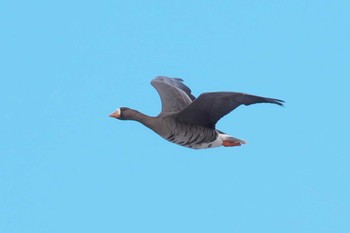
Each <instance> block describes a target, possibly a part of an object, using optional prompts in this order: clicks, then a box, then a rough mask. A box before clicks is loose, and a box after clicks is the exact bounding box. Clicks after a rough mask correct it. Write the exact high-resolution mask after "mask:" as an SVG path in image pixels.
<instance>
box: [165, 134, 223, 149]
mask: <svg viewBox="0 0 350 233" xmlns="http://www.w3.org/2000/svg"><path fill="white" fill-rule="evenodd" d="M164 138H165V139H166V140H168V141H170V142H172V143H175V144H178V145H180V146H184V147H188V148H192V149H205V148H214V147H218V146H222V140H221V139H220V138H219V137H218V133H217V131H216V130H210V131H206V132H203V133H199V132H194V133H185V132H180V133H174V132H171V133H170V134H169V135H168V136H167V137H164Z"/></svg>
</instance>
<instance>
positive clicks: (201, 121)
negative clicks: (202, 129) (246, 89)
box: [176, 92, 284, 128]
mask: <svg viewBox="0 0 350 233" xmlns="http://www.w3.org/2000/svg"><path fill="white" fill-rule="evenodd" d="M283 102H284V101H283V100H279V99H272V98H265V97H260V96H255V95H249V94H245V93H238V92H208V93H203V94H201V95H200V96H199V97H198V98H197V99H196V100H195V101H193V102H192V103H191V104H190V105H189V106H188V107H186V108H185V109H183V110H182V111H181V112H179V113H178V114H177V115H176V117H177V118H178V119H179V120H180V121H182V122H186V123H189V124H196V125H202V126H207V127H210V128H215V124H216V123H217V122H218V121H219V120H220V119H221V118H222V117H223V116H225V115H226V114H228V113H229V112H231V111H232V110H234V109H235V108H237V107H238V106H240V105H242V104H244V105H250V104H256V103H273V104H278V105H280V106H283Z"/></svg>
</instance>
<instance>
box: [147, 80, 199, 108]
mask: <svg viewBox="0 0 350 233" xmlns="http://www.w3.org/2000/svg"><path fill="white" fill-rule="evenodd" d="M151 84H152V86H153V87H154V88H155V89H156V90H157V92H158V94H159V96H160V99H161V101H162V111H161V113H160V114H164V113H174V112H180V111H181V110H183V109H184V108H186V107H187V106H188V105H189V104H191V103H192V101H193V100H194V99H195V97H194V96H193V95H192V94H191V89H190V88H188V87H187V86H186V85H185V84H183V80H182V79H179V78H169V77H165V76H159V77H156V78H155V79H153V80H152V81H151Z"/></svg>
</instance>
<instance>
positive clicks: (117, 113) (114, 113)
mask: <svg viewBox="0 0 350 233" xmlns="http://www.w3.org/2000/svg"><path fill="white" fill-rule="evenodd" d="M109 116H110V117H113V118H120V109H118V110H117V111H115V112H113V113H112V114H109Z"/></svg>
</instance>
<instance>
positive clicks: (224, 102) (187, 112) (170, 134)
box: [110, 76, 283, 149]
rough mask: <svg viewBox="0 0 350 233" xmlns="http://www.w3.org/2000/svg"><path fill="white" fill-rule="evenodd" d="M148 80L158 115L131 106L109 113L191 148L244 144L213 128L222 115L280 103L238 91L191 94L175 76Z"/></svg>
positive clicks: (277, 100) (279, 102)
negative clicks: (159, 105) (157, 103)
mask: <svg viewBox="0 0 350 233" xmlns="http://www.w3.org/2000/svg"><path fill="white" fill-rule="evenodd" d="M151 84H152V86H153V87H154V88H155V89H156V90H157V92H158V93H159V96H160V98H161V102H162V111H161V112H160V114H159V115H158V116H155V117H151V116H147V115H145V114H143V113H140V112H138V111H136V110H134V109H130V108H126V107H121V108H118V109H117V110H116V111H115V112H114V113H112V114H110V117H114V118H116V119H120V120H134V121H138V122H140V123H142V124H144V125H145V126H146V127H148V128H150V129H151V130H153V131H154V132H155V133H157V134H159V135H160V136H161V137H163V138H164V139H166V140H167V141H170V142H173V143H175V144H178V145H181V146H185V147H188V148H192V149H203V148H214V147H219V146H225V147H232V146H241V145H242V144H245V143H246V142H245V141H244V140H241V139H238V138H234V137H232V136H230V135H228V134H225V133H223V132H221V131H219V130H217V129H216V128H215V125H216V123H217V122H218V121H219V120H220V119H221V118H222V117H223V116H225V115H226V114H228V113H229V112H231V111H232V110H234V109H235V108H237V107H238V106H240V105H242V104H244V105H250V104H255V103H273V104H277V105H280V106H282V105H283V101H282V100H279V99H272V98H266V97H260V96H254V95H249V94H245V93H239V92H207V93H203V94H201V95H200V96H199V97H198V98H195V97H194V96H193V95H192V93H191V90H190V89H189V88H188V87H187V86H186V85H185V84H183V80H182V79H179V78H169V77H165V76H159V77H156V78H155V79H153V80H152V81H151Z"/></svg>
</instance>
